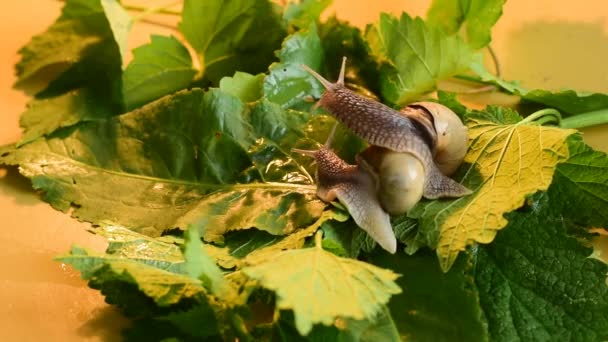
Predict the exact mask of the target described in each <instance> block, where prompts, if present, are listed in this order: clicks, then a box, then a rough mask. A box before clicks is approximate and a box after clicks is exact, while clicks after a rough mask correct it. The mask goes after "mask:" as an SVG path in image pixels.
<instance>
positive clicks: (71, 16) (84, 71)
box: [15, 0, 126, 94]
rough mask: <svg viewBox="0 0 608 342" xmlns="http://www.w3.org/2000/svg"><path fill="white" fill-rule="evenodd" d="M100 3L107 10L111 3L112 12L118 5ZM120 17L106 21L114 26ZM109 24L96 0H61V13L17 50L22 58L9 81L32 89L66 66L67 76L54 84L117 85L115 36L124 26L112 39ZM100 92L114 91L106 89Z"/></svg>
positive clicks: (121, 38) (119, 37) (118, 60)
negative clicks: (63, 2)
mask: <svg viewBox="0 0 608 342" xmlns="http://www.w3.org/2000/svg"><path fill="white" fill-rule="evenodd" d="M104 4H105V7H106V8H108V10H110V9H111V8H112V12H115V10H116V6H119V5H118V4H116V3H115V2H114V1H113V0H104ZM123 19H124V18H118V16H116V15H114V14H112V20H111V22H112V23H113V24H114V25H115V26H116V25H117V24H118V23H119V22H123ZM111 26H112V25H111V23H110V22H109V21H108V19H107V17H106V13H105V12H104V9H103V8H102V6H101V4H100V0H94V1H88V0H69V1H66V4H65V6H64V8H63V10H62V15H61V17H60V18H59V19H58V20H57V21H56V22H55V23H54V24H53V25H51V26H50V27H49V28H48V30H47V31H46V32H44V33H41V34H39V35H36V36H34V37H33V38H32V40H31V41H30V42H29V43H28V44H27V45H26V46H24V47H23V48H21V50H20V51H19V53H20V54H21V56H22V58H21V61H20V62H19V63H18V64H17V66H16V70H17V82H16V84H15V86H16V87H17V88H19V89H22V90H24V91H26V92H27V93H30V94H35V93H38V92H40V91H42V90H44V89H46V88H47V87H48V86H49V83H51V82H52V81H54V80H56V79H58V78H59V77H60V76H61V75H62V74H64V72H66V71H68V70H71V71H72V72H71V73H70V74H69V76H68V77H67V78H66V79H63V80H61V82H59V83H62V86H61V87H60V88H64V89H65V88H66V87H67V89H74V88H78V87H79V86H83V85H85V84H95V83H96V84H97V85H98V86H99V84H100V83H101V84H108V82H109V83H110V84H111V85H112V87H113V88H116V89H118V84H116V83H115V82H116V79H118V78H119V77H120V76H119V75H120V66H121V58H120V51H119V47H118V44H117V43H116V41H124V35H125V34H126V30H122V29H121V30H119V31H117V32H115V33H116V34H117V36H116V40H115V36H114V34H113V32H112V27H111ZM116 28H118V27H117V26H116ZM106 80H107V82H106ZM105 91H106V92H113V91H116V90H115V89H112V90H108V89H107V88H106V90H105Z"/></svg>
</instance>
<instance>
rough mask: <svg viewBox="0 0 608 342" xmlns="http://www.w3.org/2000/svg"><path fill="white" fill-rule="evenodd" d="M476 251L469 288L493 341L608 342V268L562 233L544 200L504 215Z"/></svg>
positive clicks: (558, 221) (588, 249)
mask: <svg viewBox="0 0 608 342" xmlns="http://www.w3.org/2000/svg"><path fill="white" fill-rule="evenodd" d="M508 219H509V225H508V226H507V228H506V229H504V231H502V232H501V233H500V234H499V235H498V237H497V238H496V240H495V241H494V243H493V244H491V245H488V246H484V247H481V248H479V251H478V254H477V263H476V267H475V269H476V272H475V283H476V285H477V288H478V290H479V297H480V303H481V306H482V308H483V311H484V314H485V317H486V318H487V320H488V326H489V332H490V337H491V340H492V341H513V340H521V341H556V340H564V341H603V340H606V339H607V338H608V287H607V286H606V272H607V271H608V267H607V266H606V264H604V263H602V262H601V261H599V260H596V259H592V258H589V256H590V255H591V253H592V249H591V248H588V247H584V246H582V245H581V244H580V243H579V241H577V240H576V239H574V238H572V237H569V236H567V235H566V226H565V225H564V222H563V221H562V220H561V219H560V218H559V217H556V216H555V215H554V211H553V209H551V208H550V206H549V204H548V202H547V201H545V202H544V203H543V199H542V198H541V201H540V203H538V204H536V205H535V206H534V207H533V209H532V210H531V211H530V210H528V211H523V212H516V213H512V214H509V215H508Z"/></svg>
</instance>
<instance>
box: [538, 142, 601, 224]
mask: <svg viewBox="0 0 608 342" xmlns="http://www.w3.org/2000/svg"><path fill="white" fill-rule="evenodd" d="M568 149H569V151H570V158H568V160H566V161H565V162H563V163H561V164H559V165H558V166H557V169H556V170H555V177H554V179H553V183H552V184H551V187H550V188H549V190H548V192H549V196H550V197H551V198H555V199H559V200H556V201H554V202H555V203H554V204H553V205H554V207H555V209H556V210H558V211H559V212H560V213H561V214H562V215H564V216H566V217H568V218H569V219H570V220H572V221H574V222H577V223H579V224H582V225H585V226H594V227H608V210H606V209H607V208H608V156H607V155H606V153H604V152H598V151H594V150H593V149H591V148H590V147H589V146H587V145H586V144H585V143H584V142H583V141H582V139H581V136H580V135H573V136H571V137H570V138H569V139H568Z"/></svg>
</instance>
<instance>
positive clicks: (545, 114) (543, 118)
mask: <svg viewBox="0 0 608 342" xmlns="http://www.w3.org/2000/svg"><path fill="white" fill-rule="evenodd" d="M533 121H534V122H537V123H540V124H541V125H542V124H545V123H547V122H555V123H556V124H557V125H558V126H561V121H562V115H561V114H560V113H559V112H558V111H557V110H556V109H553V108H545V109H541V110H539V111H536V112H534V113H532V114H530V115H528V116H526V117H525V118H524V119H523V120H521V121H520V122H519V123H520V124H525V123H530V122H533Z"/></svg>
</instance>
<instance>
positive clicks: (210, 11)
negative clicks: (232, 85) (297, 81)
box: [179, 0, 285, 85]
mask: <svg viewBox="0 0 608 342" xmlns="http://www.w3.org/2000/svg"><path fill="white" fill-rule="evenodd" d="M209 18H213V20H209ZM179 29H180V31H181V32H182V33H183V34H184V36H185V37H186V39H187V40H188V42H189V43H190V45H192V47H193V48H194V49H195V50H196V51H197V52H198V54H199V59H200V61H201V63H200V65H201V66H202V73H203V76H204V77H205V78H206V79H208V80H209V81H211V83H212V84H214V85H217V84H218V82H219V81H220V79H221V78H222V77H224V76H230V75H233V74H234V72H235V71H244V72H248V73H251V74H257V73H260V72H263V71H265V70H266V68H267V67H268V65H269V64H270V63H271V62H272V60H273V52H274V51H275V50H276V49H278V48H279V46H280V43H281V39H282V38H283V36H284V35H285V29H284V28H283V26H282V22H281V18H280V16H279V14H278V13H277V12H276V11H275V9H274V7H273V5H272V4H271V3H270V2H269V1H268V0H254V1H249V0H236V1H228V0H208V1H197V0H186V1H185V2H184V7H183V12H182V22H181V23H180V25H179Z"/></svg>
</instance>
